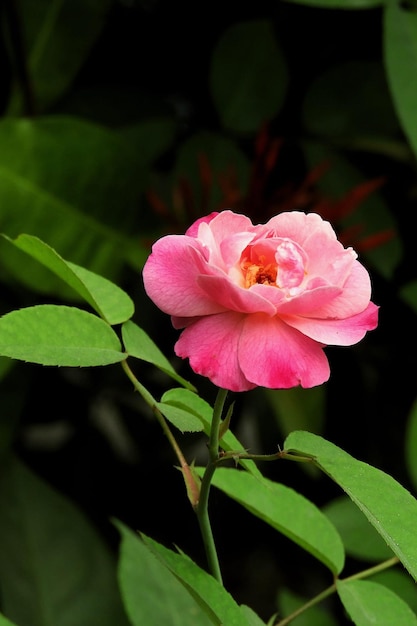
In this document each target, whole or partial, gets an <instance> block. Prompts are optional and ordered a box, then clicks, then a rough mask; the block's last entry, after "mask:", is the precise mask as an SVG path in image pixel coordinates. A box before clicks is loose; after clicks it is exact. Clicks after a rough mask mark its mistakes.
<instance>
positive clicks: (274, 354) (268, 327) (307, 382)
mask: <svg viewBox="0 0 417 626" xmlns="http://www.w3.org/2000/svg"><path fill="white" fill-rule="evenodd" d="M322 348H323V346H322V344H320V343H317V342H316V341H313V340H312V339H310V338H308V337H305V336H304V335H302V334H301V333H299V332H298V331H295V330H294V329H292V328H291V327H289V326H287V325H286V324H285V323H284V322H282V321H281V320H280V319H279V318H277V317H275V318H270V317H267V316H266V315H262V314H259V315H249V316H248V317H247V318H246V320H245V324H244V326H243V331H242V333H241V337H240V341H239V364H240V367H241V368H242V371H243V373H244V375H245V377H246V378H247V379H248V380H250V381H251V382H252V383H254V384H256V385H259V386H262V387H269V388H272V389H288V388H290V387H296V386H298V385H301V386H302V387H314V386H316V385H321V384H322V383H324V382H326V380H328V378H329V376H330V368H329V364H328V361H327V358H326V355H325V354H324V351H323V349H322Z"/></svg>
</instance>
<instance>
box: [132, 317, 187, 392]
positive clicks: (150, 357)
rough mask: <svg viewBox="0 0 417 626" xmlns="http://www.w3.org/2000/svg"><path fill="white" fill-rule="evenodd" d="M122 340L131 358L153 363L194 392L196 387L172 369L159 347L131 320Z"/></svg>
mask: <svg viewBox="0 0 417 626" xmlns="http://www.w3.org/2000/svg"><path fill="white" fill-rule="evenodd" d="M122 339H123V344H124V347H125V349H126V352H127V353H128V354H129V356H132V357H135V358H136V359H141V360H142V361H146V362H147V363H152V365H155V367H157V368H158V369H160V370H161V371H163V372H164V373H165V374H167V375H168V376H170V377H171V378H173V379H174V380H176V381H177V382H178V383H180V384H181V385H183V386H184V387H187V388H188V389H190V390H194V389H195V388H194V386H193V385H192V384H191V383H189V382H188V381H186V380H185V379H184V378H182V376H180V375H179V374H177V372H176V371H175V370H174V368H173V367H172V365H171V363H170V362H169V361H168V359H167V358H166V357H165V356H164V355H163V354H162V352H161V351H160V349H159V348H158V346H157V345H156V344H155V343H154V342H153V341H152V339H151V338H150V337H149V335H147V334H146V332H145V331H144V330H143V329H142V328H140V326H138V325H137V324H135V323H134V322H132V321H131V320H129V321H128V322H126V323H125V324H123V326H122Z"/></svg>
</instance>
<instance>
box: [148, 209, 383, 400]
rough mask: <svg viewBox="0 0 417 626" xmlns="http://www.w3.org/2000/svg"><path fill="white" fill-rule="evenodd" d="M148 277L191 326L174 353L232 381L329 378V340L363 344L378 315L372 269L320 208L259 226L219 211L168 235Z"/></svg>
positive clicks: (275, 383)
mask: <svg viewBox="0 0 417 626" xmlns="http://www.w3.org/2000/svg"><path fill="white" fill-rule="evenodd" d="M143 279H144V285H145V290H146V292H147V294H148V295H149V297H150V298H151V299H152V300H153V302H154V303H155V304H156V305H157V306H158V307H159V308H160V309H161V310H162V311H164V312H165V313H168V314H169V315H171V316H172V317H171V319H172V323H173V325H174V327H175V328H178V329H181V328H183V329H184V330H183V332H182V334H181V336H180V338H179V340H178V341H177V343H176V345H175V353H176V354H177V355H178V356H180V357H182V358H188V359H189V360H190V365H191V367H192V369H193V370H194V371H195V372H196V373H198V374H201V375H202V376H206V377H207V378H209V379H210V380H211V381H212V382H213V383H214V384H216V385H217V386H219V387H223V388H224V389H229V390H231V391H245V390H248V389H252V388H254V387H256V386H262V387H269V388H272V389H286V388H289V387H294V386H297V385H301V386H302V387H314V386H315V385H320V384H321V383H323V382H325V381H326V380H327V379H328V378H329V375H330V368H329V363H328V361H327V358H326V355H325V354H324V351H323V348H324V347H325V346H326V345H339V346H348V345H352V344H355V343H357V342H358V341H360V340H361V339H362V338H363V337H364V335H365V333H366V331H368V330H372V329H374V328H375V327H376V326H377V323H378V307H377V306H376V305H375V304H373V303H372V302H371V301H370V298H371V282H370V278H369V274H368V272H367V271H366V269H365V268H364V267H363V265H361V263H359V261H358V260H357V254H356V253H355V252H354V250H353V249H352V248H344V247H343V245H342V244H341V243H340V242H339V241H338V240H337V237H336V234H335V232H334V230H333V228H332V227H331V225H330V224H329V222H326V221H324V220H323V219H322V218H321V217H320V216H319V215H317V214H315V213H309V214H306V213H301V212H298V211H291V212H287V213H281V214H279V215H277V216H276V217H273V218H272V219H270V220H269V221H268V222H267V223H266V224H260V225H256V226H254V225H253V224H252V222H251V220H250V219H249V218H248V217H245V216H244V215H239V214H236V213H233V212H232V211H229V210H227V211H222V212H221V213H212V214H211V215H209V216H207V217H204V218H201V219H199V220H197V221H196V222H195V223H194V224H193V225H192V226H191V227H190V228H189V229H188V230H187V231H186V233H185V235H168V236H165V237H162V238H161V239H159V240H158V241H157V242H156V243H155V244H154V246H153V248H152V253H151V255H150V256H149V258H148V260H147V261H146V264H145V267H144V269H143Z"/></svg>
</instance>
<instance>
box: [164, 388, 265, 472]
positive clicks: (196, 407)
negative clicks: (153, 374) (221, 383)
mask: <svg viewBox="0 0 417 626" xmlns="http://www.w3.org/2000/svg"><path fill="white" fill-rule="evenodd" d="M161 400H162V401H163V402H165V403H168V404H171V405H173V406H177V407H183V408H186V409H187V410H188V411H191V412H193V413H194V414H195V415H196V416H197V417H198V418H199V419H200V420H201V422H202V423H203V429H204V432H205V433H206V435H207V436H209V435H210V430H211V420H212V417H213V408H212V407H211V406H210V405H209V404H208V402H206V401H205V400H203V398H201V397H200V396H198V395H196V394H195V393H193V392H191V391H189V390H188V389H169V390H168V391H166V392H165V393H164V395H163V396H162V398H161ZM220 447H221V448H222V449H223V450H225V451H226V452H237V453H238V452H246V451H245V449H244V447H243V446H242V444H241V443H240V442H239V440H238V439H237V438H236V437H235V436H234V434H233V433H232V431H231V430H228V431H227V432H226V433H225V435H224V436H223V437H222V439H221V441H220ZM239 462H240V464H241V465H242V467H244V468H245V469H247V470H248V471H249V472H251V474H254V475H256V476H261V473H260V471H259V470H258V468H257V467H256V465H255V463H254V462H253V461H251V460H248V459H241V460H240V461H239Z"/></svg>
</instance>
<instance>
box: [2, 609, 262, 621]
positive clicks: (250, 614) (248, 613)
mask: <svg viewBox="0 0 417 626" xmlns="http://www.w3.org/2000/svg"><path fill="white" fill-rule="evenodd" d="M240 610H241V613H242V615H243V617H244V618H245V620H246V622H247V623H248V626H265V622H263V621H262V620H261V618H260V617H259V616H258V615H257V614H256V613H255V611H254V610H253V609H251V608H250V606H246V605H245V604H241V605H240ZM246 622H245V623H246ZM0 626H1V625H0Z"/></svg>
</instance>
